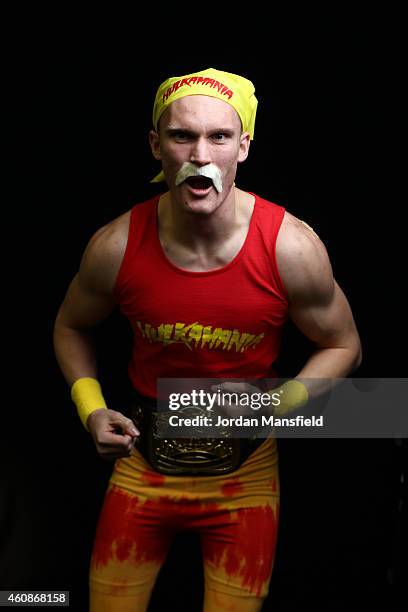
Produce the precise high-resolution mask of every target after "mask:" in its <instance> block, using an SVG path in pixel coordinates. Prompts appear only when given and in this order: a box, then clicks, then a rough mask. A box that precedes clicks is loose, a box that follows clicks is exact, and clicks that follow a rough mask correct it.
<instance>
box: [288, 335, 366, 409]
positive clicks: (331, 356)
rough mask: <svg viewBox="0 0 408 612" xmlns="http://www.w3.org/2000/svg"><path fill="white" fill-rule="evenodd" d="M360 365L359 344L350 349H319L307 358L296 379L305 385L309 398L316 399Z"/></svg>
mask: <svg viewBox="0 0 408 612" xmlns="http://www.w3.org/2000/svg"><path fill="white" fill-rule="evenodd" d="M360 363H361V347H360V345H359V344H356V346H353V347H350V348H337V347H336V348H319V349H317V350H316V351H315V352H314V353H313V354H312V355H311V356H310V357H309V359H308V360H307V362H306V363H305V365H304V366H303V368H302V369H301V370H300V372H299V373H298V374H297V375H296V378H297V379H298V380H301V381H302V383H304V384H305V386H306V388H307V390H308V393H309V396H310V397H317V396H319V395H321V394H322V393H325V392H326V391H328V390H330V389H331V387H332V386H333V380H334V379H336V378H345V377H346V376H348V375H349V374H350V373H352V372H354V370H355V369H356V368H357V367H358V366H359V365H360ZM306 379H307V380H306Z"/></svg>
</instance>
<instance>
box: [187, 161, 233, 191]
mask: <svg viewBox="0 0 408 612" xmlns="http://www.w3.org/2000/svg"><path fill="white" fill-rule="evenodd" d="M190 176H205V177H206V178H209V179H211V180H212V182H213V184H214V187H215V189H216V190H217V191H218V193H221V191H222V175H221V171H220V170H219V168H217V166H216V165H215V164H207V165H206V166H201V168H199V167H198V166H195V165H194V164H191V163H190V162H184V164H183V165H182V166H181V168H180V170H179V171H178V172H177V174H176V185H180V183H182V182H183V181H185V180H186V179H188V178H190Z"/></svg>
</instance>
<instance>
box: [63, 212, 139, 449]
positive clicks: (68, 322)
mask: <svg viewBox="0 0 408 612" xmlns="http://www.w3.org/2000/svg"><path fill="white" fill-rule="evenodd" d="M128 222H129V220H128V215H123V216H122V217H119V219H117V220H115V221H113V222H112V223H111V224H109V225H108V226H106V227H104V228H102V229H101V230H99V231H98V232H97V233H96V234H95V235H94V236H93V238H92V239H91V241H90V242H89V244H88V246H87V248H86V250H85V253H84V256H83V258H82V261H81V265H80V269H79V272H78V274H77V275H76V276H75V278H74V279H73V281H72V283H71V285H70V287H69V289H68V292H67V294H66V296H65V299H64V301H63V303H62V305H61V307H60V309H59V312H58V315H57V318H56V322H55V328H54V346H55V353H56V356H57V360H58V363H59V365H60V368H61V370H62V372H63V374H64V376H65V378H66V380H67V382H68V384H69V385H70V386H72V384H73V383H74V382H75V381H76V380H77V379H79V378H86V377H90V378H97V358H96V353H95V348H94V344H93V341H92V337H91V333H90V332H91V329H92V328H93V327H95V326H96V325H97V324H98V323H99V322H101V321H103V320H104V319H105V318H106V317H107V316H108V315H109V314H110V313H111V311H112V310H113V308H114V307H115V301H114V298H113V290H114V286H115V281H116V277H117V274H118V271H119V268H120V265H121V262H122V259H123V255H124V251H125V248H126V239H127V228H128ZM87 427H88V429H89V431H90V432H91V435H92V437H93V439H94V442H95V445H96V448H97V450H98V452H99V454H100V455H101V456H102V457H103V458H105V459H117V458H118V457H123V456H128V455H129V454H130V453H131V450H132V446H133V443H134V440H135V438H136V437H137V436H138V435H139V432H138V431H137V430H136V429H135V428H134V426H133V423H132V421H131V420H130V419H128V418H126V417H125V416H124V415H123V414H121V413H120V412H116V411H115V410H109V409H108V410H106V409H105V408H101V409H97V410H95V411H94V412H92V413H91V414H90V415H89V417H88V418H87Z"/></svg>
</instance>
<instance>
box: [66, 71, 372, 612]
mask: <svg viewBox="0 0 408 612" xmlns="http://www.w3.org/2000/svg"><path fill="white" fill-rule="evenodd" d="M256 108H257V100H256V98H255V95H254V88H253V85H252V83H251V82H250V81H248V80H247V79H244V78H243V77H240V76H237V75H233V74H230V73H226V72H221V71H218V70H214V69H208V70H205V71H201V72H197V73H193V74H191V75H187V76H185V77H174V78H170V79H168V80H167V81H166V82H164V83H163V84H162V85H161V86H160V87H159V89H158V92H157V95H156V100H155V104H154V109H153V125H154V129H153V130H152V131H151V132H150V134H149V138H150V144H151V149H152V153H153V156H154V157H155V159H157V160H160V161H161V163H162V172H161V173H160V175H159V176H158V177H156V180H163V179H165V180H166V182H167V184H168V187H169V190H168V191H167V192H165V193H163V194H161V195H160V196H157V197H154V198H152V199H151V200H149V201H148V202H145V203H143V204H140V205H137V206H135V207H134V208H133V209H132V210H131V211H129V212H127V213H125V214H123V215H121V216H120V217H118V218H117V219H115V220H113V221H112V222H111V223H109V224H108V225H106V226H105V227H103V228H101V229H100V230H99V231H98V232H97V233H96V234H95V235H94V236H93V238H92V239H91V240H90V242H89V245H88V247H87V249H86V251H85V253H84V256H83V259H82V262H81V266H80V270H79V272H78V274H77V275H76V277H75V278H74V280H73V281H72V283H71V286H70V288H69V290H68V293H67V295H66V298H65V300H64V302H63V304H62V306H61V309H60V311H59V313H58V317H57V320H56V325H55V348H56V354H57V358H58V360H59V363H60V366H61V369H62V371H63V373H64V376H65V378H66V379H67V381H68V383H69V384H70V385H71V386H72V391H71V393H72V398H73V400H74V402H75V403H76V405H77V407H78V412H79V415H80V417H81V420H82V422H83V424H84V425H85V427H86V428H87V429H88V430H89V431H90V433H91V435H92V437H93V440H94V442H95V445H96V448H97V451H98V453H99V454H100V455H101V457H104V458H108V459H116V463H115V467H114V470H113V474H112V477H111V481H110V485H109V488H108V492H107V495H106V498H105V503H104V506H103V509H102V512H101V516H100V520H99V524H98V530H97V534H96V541H95V546H94V551H93V557H92V564H91V610H94V611H96V610H97V611H98V612H103V611H104V610H115V611H120V612H123V611H130V610H138V611H141V610H145V609H146V608H147V605H148V601H149V598H150V595H151V592H152V589H153V586H154V582H155V579H156V577H157V574H158V572H159V569H160V567H161V565H162V563H163V561H164V559H165V556H166V553H167V551H168V549H169V547H170V545H171V542H172V539H173V537H174V535H175V534H176V533H177V531H179V530H181V529H191V530H195V531H197V532H199V533H200V535H201V542H202V549H203V559H204V570H205V600H204V610H205V611H206V612H210V611H214V610H221V609H222V610H239V611H241V612H252V611H255V610H260V609H261V607H262V602H263V600H264V598H265V597H266V595H267V592H268V585H269V581H270V576H271V572H272V565H273V559H274V551H275V544H276V535H277V522H278V511H279V479H278V471H277V454H276V442H275V440H274V439H273V438H268V439H267V440H265V441H262V443H261V444H258V445H257V446H256V447H255V446H254V447H252V448H251V446H250V445H249V446H248V445H247V446H245V443H244V442H243V443H242V446H240V447H239V448H238V450H237V447H235V452H236V455H235V463H234V462H233V461H232V459H231V452H230V451H231V448H229V447H228V444H227V443H225V444H224V443H222V444H221V445H220V444H218V446H217V445H215V446H214V447H211V449H210V451H209V453H208V454H207V455H206V457H207V459H206V461H207V463H206V464H205V469H204V470H202V472H201V473H200V465H199V463H200V460H201V459H202V456H203V455H202V453H201V455H200V452H198V451H197V448H198V447H193V448H191V447H190V448H189V449H187V450H188V452H187V450H186V449H185V448H183V446H182V443H179V444H178V445H177V444H176V446H175V445H174V443H173V441H172V440H169V441H168V440H164V442H162V443H161V444H159V445H156V446H155V444H153V445H152V444H150V446H149V444H147V443H146V440H151V427H152V426H151V423H150V421H149V420H148V419H149V415H150V414H151V410H152V409H153V408H152V406H150V404H152V400H154V399H155V398H156V394H157V389H156V383H157V379H159V378H172V377H173V378H182V377H184V378H194V377H196V378H197V377H202V378H211V377H213V378H217V379H218V378H222V379H224V380H225V379H228V378H247V379H252V380H253V379H265V378H268V376H272V364H273V362H274V361H275V359H276V357H277V355H278V351H279V342H280V338H281V332H282V329H283V326H284V324H285V322H286V320H287V318H288V316H290V317H291V318H292V320H293V321H294V323H295V324H296V325H297V326H298V328H299V329H300V330H301V331H302V332H303V333H304V334H305V335H306V336H307V337H308V338H309V339H310V340H312V341H313V342H314V344H315V347H316V349H315V351H314V352H313V354H312V355H311V356H310V358H309V359H308V361H307V363H306V364H305V365H304V367H303V368H302V370H301V371H300V372H299V373H298V375H297V377H296V378H302V379H331V378H339V377H344V376H347V374H348V373H350V372H351V371H352V370H353V369H354V368H355V367H357V366H358V364H359V362H360V359H361V348H360V341H359V337H358V333H357V331H356V327H355V324H354V321H353V317H352V313H351V311H350V307H349V305H348V302H347V300H346V298H345V296H344V294H343V292H342V291H341V289H340V288H339V286H338V285H337V283H336V282H335V280H334V279H333V275H332V270H331V266H330V262H329V259H328V255H327V253H326V250H325V248H324V246H323V244H322V243H321V241H320V240H319V238H318V237H317V236H316V234H315V233H314V232H313V230H312V229H311V228H309V226H307V225H306V224H305V223H303V222H301V221H299V220H298V219H296V218H295V217H294V216H292V215H291V214H289V213H288V212H285V210H284V209H283V208H282V207H280V206H277V205H275V204H272V203H270V202H267V201H265V200H263V199H262V198H259V197H258V196H256V195H254V194H251V193H246V192H244V191H241V190H240V189H238V188H237V187H236V186H235V182H234V181H235V176H236V171H237V165H238V164H239V163H242V162H243V161H245V159H246V158H247V156H248V152H249V146H250V140H251V139H252V138H253V134H254V124H255V113H256ZM118 304H119V306H120V308H121V310H122V312H123V313H124V314H125V315H126V316H127V317H128V318H129V320H130V323H131V325H132V328H133V331H134V350H133V354H132V359H131V363H130V366H129V375H130V379H131V382H132V384H133V386H134V388H135V391H136V392H137V397H138V404H139V413H138V414H139V416H141V421H140V423H145V422H148V425H147V426H146V425H143V424H142V425H139V426H138V429H136V428H135V422H136V423H139V421H137V419H136V416H137V415H135V418H134V419H133V420H132V419H129V418H127V417H126V416H125V415H123V414H121V413H120V412H117V411H115V410H112V409H107V407H106V404H105V402H104V399H103V395H102V393H101V389H100V386H99V383H98V381H97V360H96V355H95V351H94V348H93V345H92V342H91V340H90V337H89V335H88V330H89V329H90V328H92V327H93V326H95V325H97V324H98V323H99V322H100V321H102V320H103V319H105V318H106V317H107V316H108V315H109V313H110V312H111V311H112V310H113V309H114V308H115V306H116V305H118ZM286 385H287V386H286V398H287V399H286V403H284V404H285V405H284V407H283V410H290V409H293V408H296V407H298V406H300V405H302V404H303V403H304V402H305V401H306V400H307V396H308V394H310V395H314V394H317V393H318V392H319V390H318V389H314V387H313V384H312V382H310V385H306V387H307V388H306V387H305V386H304V385H303V384H301V383H300V382H299V381H297V380H294V381H289V383H286ZM149 402H150V404H149ZM149 406H150V409H149ZM223 444H224V445H223ZM166 445H167V446H166ZM220 447H221V451H220V450H219V449H220ZM175 448H176V451H177V452H175ZM201 450H202V449H201ZM195 452H196V457H195V455H194V453H195ZM180 453H181V454H183V453H185V457H187V455H188V459H189V461H187V462H184V463H182V462H180V460H179V459H178V457H179V455H180ZM211 453H213V454H211ZM217 453H220V454H219V455H217ZM200 458H201V459H200ZM220 461H221V463H220ZM217 462H218V463H217ZM228 462H229V463H228ZM186 465H187V467H186ZM220 465H222V469H220V467H219V466H220ZM217 466H218V467H217ZM217 470H218V471H217ZM255 531H256V537H255Z"/></svg>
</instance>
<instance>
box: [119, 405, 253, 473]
mask: <svg viewBox="0 0 408 612" xmlns="http://www.w3.org/2000/svg"><path fill="white" fill-rule="evenodd" d="M153 404H154V405H153ZM179 413H182V414H183V416H185V417H195V416H200V415H203V416H204V415H205V414H206V410H205V409H204V408H200V407H197V406H187V407H185V408H182V409H180V410H179ZM169 414H174V413H172V412H170V411H169V412H159V411H158V410H157V407H156V402H155V401H154V400H149V399H147V398H143V397H141V396H139V395H138V396H137V400H136V402H135V403H134V404H133V405H132V406H131V410H130V417H131V419H132V420H133V422H134V424H135V425H136V427H137V428H138V430H139V431H140V441H139V442H138V443H137V447H136V448H137V449H138V450H139V452H140V453H141V454H142V455H143V457H144V458H145V459H146V461H147V462H148V463H149V464H150V466H151V467H152V468H153V469H154V470H155V471H157V472H159V473H161V474H167V475H173V476H217V475H222V474H228V473H229V472H233V471H235V470H236V469H238V468H239V467H240V466H241V465H242V463H243V462H244V461H245V460H246V459H247V458H248V457H249V455H251V453H252V452H253V451H254V450H255V449H256V448H258V446H260V445H261V444H262V442H263V441H264V440H263V438H233V437H232V436H231V433H230V432H228V431H227V430H225V432H221V431H220V434H222V435H223V437H222V438H221V437H220V438H218V437H217V438H200V437H199V435H200V433H202V431H203V430H202V429H201V430H200V427H194V428H192V429H193V431H194V432H195V433H196V434H197V437H196V436H194V437H189V438H167V437H163V434H159V432H160V431H161V432H163V426H164V428H165V425H166V423H168V417H169Z"/></svg>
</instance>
